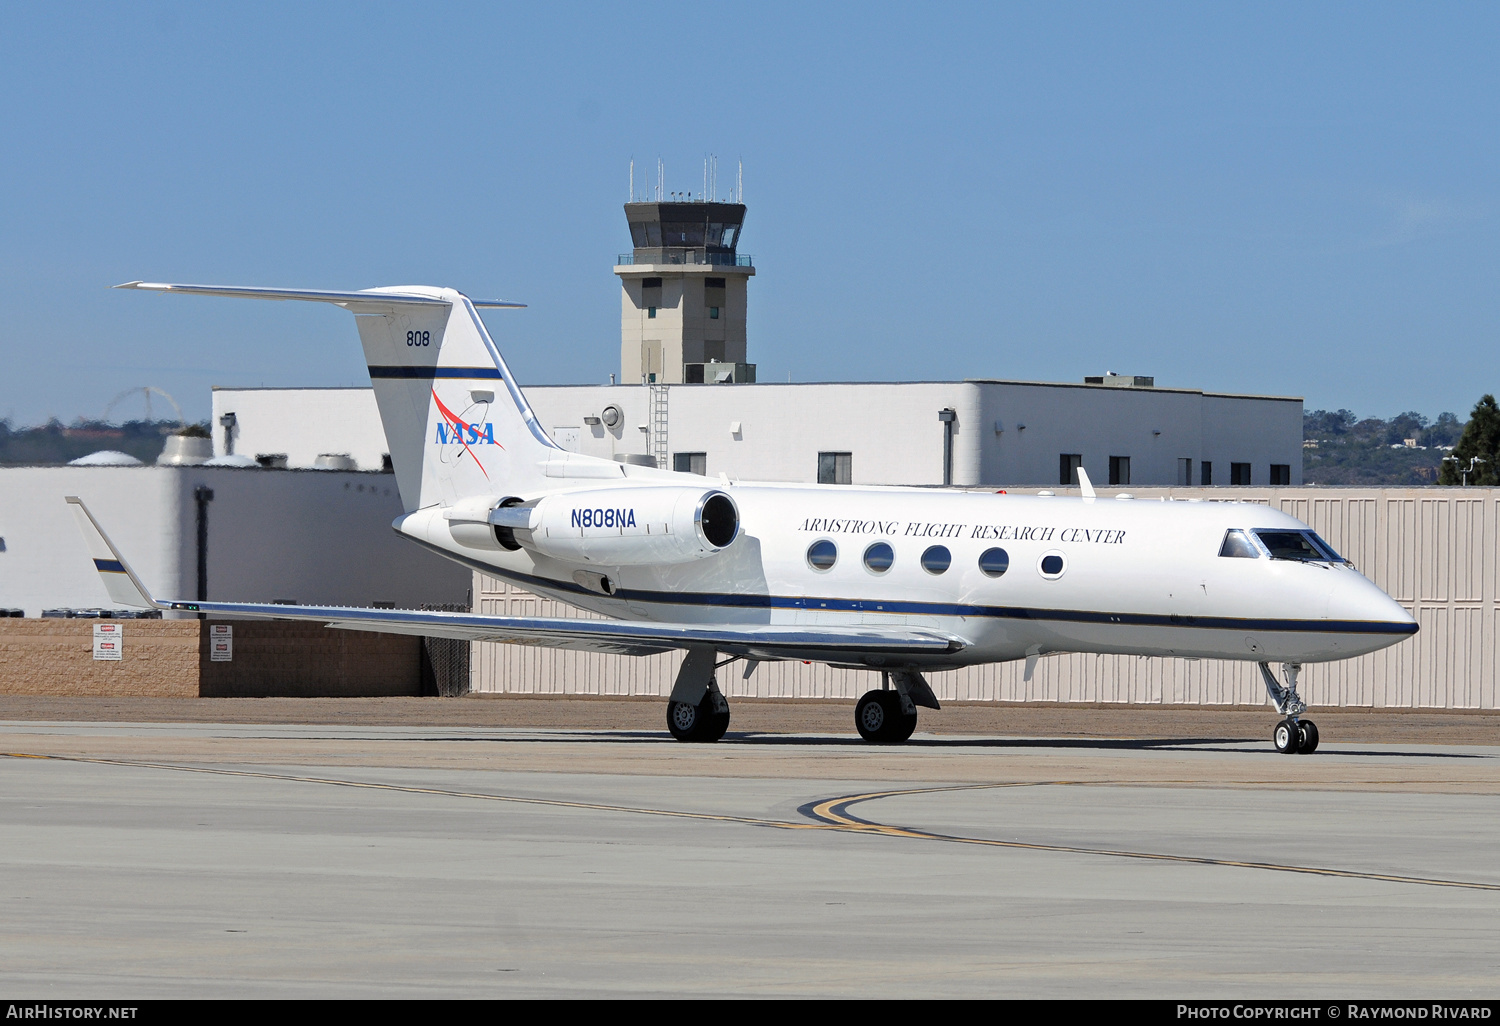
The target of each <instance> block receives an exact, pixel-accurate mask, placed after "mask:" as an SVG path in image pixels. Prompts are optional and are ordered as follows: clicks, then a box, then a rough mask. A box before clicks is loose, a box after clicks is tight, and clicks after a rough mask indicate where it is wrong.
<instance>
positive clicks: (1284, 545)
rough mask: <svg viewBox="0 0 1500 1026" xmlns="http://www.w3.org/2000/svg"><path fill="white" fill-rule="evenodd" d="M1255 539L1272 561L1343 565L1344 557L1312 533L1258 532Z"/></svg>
mask: <svg viewBox="0 0 1500 1026" xmlns="http://www.w3.org/2000/svg"><path fill="white" fill-rule="evenodd" d="M1255 537H1256V538H1258V539H1260V543H1261V544H1262V545H1264V546H1265V547H1266V551H1267V552H1269V553H1270V554H1271V558H1272V559H1295V560H1297V561H1298V562H1301V563H1343V562H1345V560H1344V557H1342V556H1340V555H1339V554H1338V553H1337V552H1335V551H1333V546H1332V545H1329V544H1328V543H1327V542H1325V541H1324V540H1323V539H1322V538H1319V537H1318V536H1317V535H1316V534H1314V533H1313V532H1312V531H1256V532H1255Z"/></svg>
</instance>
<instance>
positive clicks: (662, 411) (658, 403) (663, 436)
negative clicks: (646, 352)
mask: <svg viewBox="0 0 1500 1026" xmlns="http://www.w3.org/2000/svg"><path fill="white" fill-rule="evenodd" d="M651 455H652V456H654V457H656V465H657V466H658V467H661V468H663V469H665V470H670V469H671V468H670V467H668V466H667V386H666V385H652V386H651Z"/></svg>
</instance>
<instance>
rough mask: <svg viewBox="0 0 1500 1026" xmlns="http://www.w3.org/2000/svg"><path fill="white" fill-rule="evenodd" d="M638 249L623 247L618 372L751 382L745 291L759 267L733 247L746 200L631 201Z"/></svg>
mask: <svg viewBox="0 0 1500 1026" xmlns="http://www.w3.org/2000/svg"><path fill="white" fill-rule="evenodd" d="M625 220H626V221H627V222H629V224H630V240H631V243H632V245H633V246H634V247H635V249H634V250H633V251H632V252H630V253H621V254H620V257H619V260H618V261H617V263H616V266H615V273H616V274H618V275H619V276H620V285H621V299H620V303H621V318H620V380H621V383H623V384H632V383H634V382H637V381H642V382H646V383H649V384H665V385H677V384H697V383H705V384H712V383H715V382H718V383H721V384H730V383H739V382H752V381H754V380H755V364H753V363H746V362H745V295H746V291H747V289H746V286H747V285H748V284H749V281H750V277H751V276H752V275H753V274H755V268H754V266H752V262H751V259H750V257H748V256H744V255H741V254H738V253H736V252H735V247H736V246H737V244H738V243H739V240H740V228H741V227H742V226H743V225H744V223H745V205H744V204H743V203H691V202H673V203H627V204H625Z"/></svg>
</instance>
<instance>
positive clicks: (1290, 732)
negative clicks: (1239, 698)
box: [1260, 663, 1318, 755]
mask: <svg viewBox="0 0 1500 1026" xmlns="http://www.w3.org/2000/svg"><path fill="white" fill-rule="evenodd" d="M1281 668H1282V670H1283V671H1284V672H1285V673H1286V680H1287V682H1286V684H1285V685H1283V684H1282V683H1281V682H1280V681H1278V680H1277V679H1276V675H1275V674H1274V673H1272V672H1271V664H1270V663H1261V664H1260V676H1261V679H1262V680H1263V681H1265V684H1266V694H1268V695H1270V696H1271V704H1272V705H1274V706H1275V707H1276V711H1277V712H1278V713H1280V714H1281V715H1282V716H1284V717H1286V718H1285V719H1284V720H1282V721H1281V722H1280V723H1278V724H1276V728H1275V729H1274V730H1273V731H1271V743H1272V744H1274V745H1275V746H1276V750H1277V751H1278V752H1280V753H1281V754H1283V755H1311V754H1312V753H1313V752H1316V751H1317V750H1318V725H1317V724H1316V723H1314V722H1313V721H1312V720H1304V719H1303V718H1302V714H1303V713H1305V712H1306V711H1307V703H1306V702H1304V701H1302V699H1301V697H1300V696H1299V695H1298V694H1297V674H1298V673H1300V672H1301V670H1302V664H1301V663H1282V664H1281Z"/></svg>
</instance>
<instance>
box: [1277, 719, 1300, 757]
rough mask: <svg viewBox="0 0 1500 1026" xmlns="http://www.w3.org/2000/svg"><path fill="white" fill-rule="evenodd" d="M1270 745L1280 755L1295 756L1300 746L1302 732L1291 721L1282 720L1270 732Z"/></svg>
mask: <svg viewBox="0 0 1500 1026" xmlns="http://www.w3.org/2000/svg"><path fill="white" fill-rule="evenodd" d="M1271 743H1272V744H1273V745H1275V746H1276V750H1277V751H1278V752H1280V753H1281V754H1282V755H1296V754H1297V750H1298V748H1299V747H1301V744H1302V732H1301V731H1300V730H1298V729H1297V724H1295V723H1293V722H1292V721H1291V720H1282V721H1281V722H1280V723H1278V724H1276V729H1275V730H1273V731H1271Z"/></svg>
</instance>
